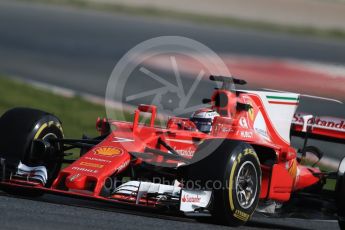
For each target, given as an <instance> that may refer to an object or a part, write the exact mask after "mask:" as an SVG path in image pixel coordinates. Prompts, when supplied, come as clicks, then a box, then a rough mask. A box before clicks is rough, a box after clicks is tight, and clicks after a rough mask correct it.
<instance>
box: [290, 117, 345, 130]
mask: <svg viewBox="0 0 345 230" xmlns="http://www.w3.org/2000/svg"><path fill="white" fill-rule="evenodd" d="M303 115H305V114H295V115H294V118H293V121H292V123H294V124H298V125H303V124H304V121H303ZM311 124H313V127H316V128H324V129H332V130H337V131H341V132H345V120H343V119H339V118H335V117H334V118H332V117H316V118H314V119H310V120H309V121H308V125H309V126H310V125H311Z"/></svg>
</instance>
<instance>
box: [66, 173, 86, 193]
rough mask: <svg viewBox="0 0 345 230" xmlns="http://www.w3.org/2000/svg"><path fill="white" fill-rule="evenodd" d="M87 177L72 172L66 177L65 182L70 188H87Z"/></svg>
mask: <svg viewBox="0 0 345 230" xmlns="http://www.w3.org/2000/svg"><path fill="white" fill-rule="evenodd" d="M86 179H87V177H86V176H85V175H81V174H72V175H70V176H68V177H67V178H66V181H65V184H66V186H67V188H69V189H79V190H82V189H84V188H85V185H86Z"/></svg>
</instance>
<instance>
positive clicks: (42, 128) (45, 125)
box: [34, 123, 48, 139]
mask: <svg viewBox="0 0 345 230" xmlns="http://www.w3.org/2000/svg"><path fill="white" fill-rule="evenodd" d="M47 127H48V123H44V124H43V125H42V126H41V127H40V128H39V129H38V131H37V133H36V135H35V137H34V139H37V138H38V137H39V136H40V134H41V133H42V131H43V130H44V129H45V128H47Z"/></svg>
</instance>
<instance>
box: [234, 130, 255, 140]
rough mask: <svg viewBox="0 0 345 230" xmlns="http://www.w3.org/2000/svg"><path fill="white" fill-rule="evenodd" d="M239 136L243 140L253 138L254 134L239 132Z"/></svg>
mask: <svg viewBox="0 0 345 230" xmlns="http://www.w3.org/2000/svg"><path fill="white" fill-rule="evenodd" d="M237 135H240V136H241V137H243V138H253V136H254V134H253V132H250V131H238V132H237Z"/></svg>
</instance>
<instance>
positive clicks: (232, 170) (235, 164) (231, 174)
mask: <svg viewBox="0 0 345 230" xmlns="http://www.w3.org/2000/svg"><path fill="white" fill-rule="evenodd" d="M236 166H237V160H235V161H234V164H233V166H232V168H231V172H230V178H229V202H230V209H231V210H232V211H233V210H235V206H234V201H233V199H232V186H233V179H234V173H235V169H236Z"/></svg>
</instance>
